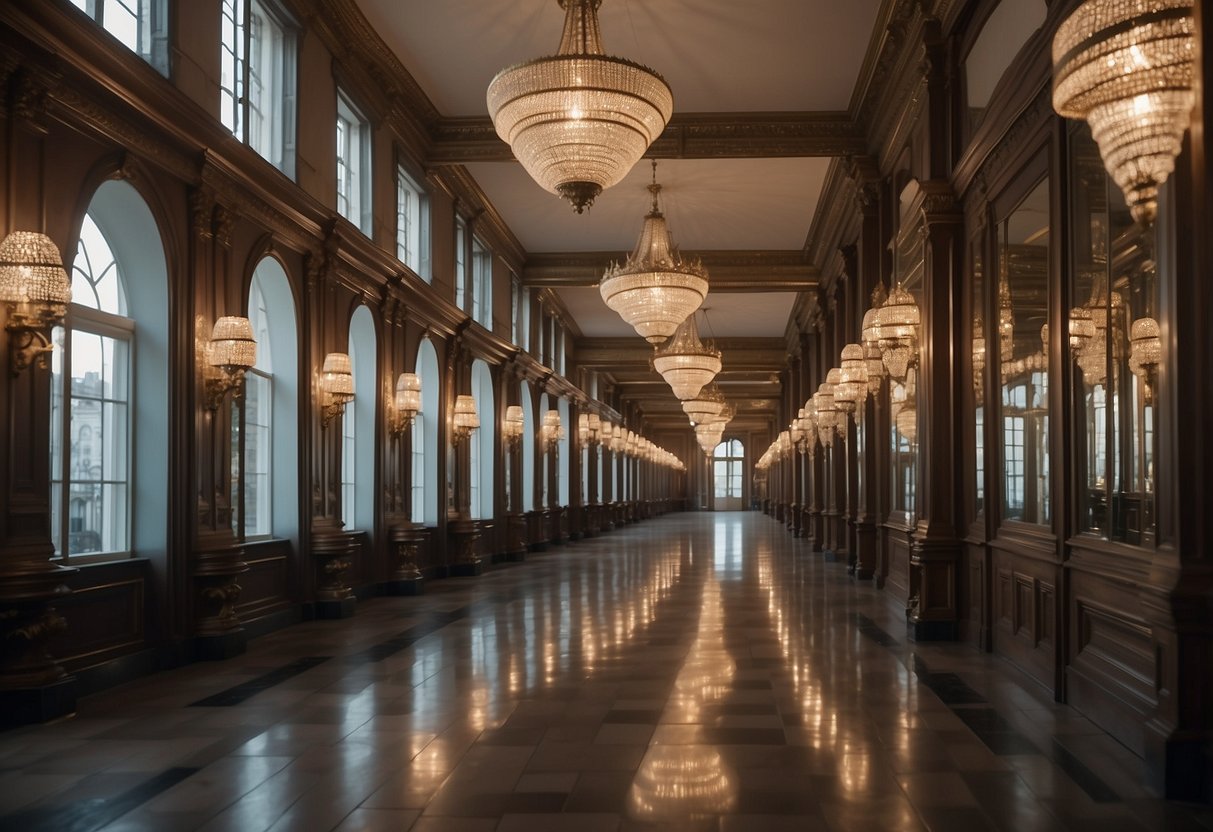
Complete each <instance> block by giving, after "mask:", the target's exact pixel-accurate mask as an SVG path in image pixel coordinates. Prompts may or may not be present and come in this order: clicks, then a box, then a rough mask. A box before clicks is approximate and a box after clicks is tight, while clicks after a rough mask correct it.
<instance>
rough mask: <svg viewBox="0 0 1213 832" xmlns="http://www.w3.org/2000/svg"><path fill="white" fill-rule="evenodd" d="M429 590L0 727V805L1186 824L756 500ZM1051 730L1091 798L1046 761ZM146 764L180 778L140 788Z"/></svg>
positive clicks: (665, 825)
mask: <svg viewBox="0 0 1213 832" xmlns="http://www.w3.org/2000/svg"><path fill="white" fill-rule="evenodd" d="M430 590H431V591H430V592H429V594H427V595H426V596H424V597H421V598H408V599H400V598H393V599H387V598H385V599H378V600H374V601H371V602H368V603H363V604H361V605H360V608H359V610H358V613H357V616H356V617H355V618H354V619H352V620H349V621H345V622H310V623H307V624H302V625H298V626H295V627H292V628H289V629H286V630H283V631H280V632H278V633H275V634H273V635H270V636H267V637H264V638H262V639H259V640H257V641H255V642H254V643H253V645H252V649H251V650H250V652H249V653H248V654H247V655H246V656H243V657H240V658H238V659H235V660H232V661H230V662H227V663H223V664H205V665H192V666H189V667H187V668H184V669H182V670H179V671H174V672H172V673H165V674H160V675H157V676H154V677H150V678H147V679H144V680H141V681H139V682H137V683H135V684H132V685H129V686H127V687H125V688H123V689H120V690H115V691H112V692H109V693H106V694H102V695H99V696H96V697H92V698H90V699H88V700H86V701H85V702H84V703H83V706H82V708H81V713H80V715H79V716H78V717H77V718H76V719H75V720H71V721H68V722H64V723H61V724H58V725H51V726H45V727H40V728H31V729H23V730H21V731H17V732H10V733H9V734H7V735H4V736H0V827H2V828H23V829H24V828H38V824H39V823H41V824H43V826H44V827H45V828H59V827H62V825H63V819H64V818H66V817H69V816H70V817H73V818H76V817H80V813H81V812H84V813H85V816H86V817H93V818H95V819H97V823H95V824H94V825H93V826H92V827H89V828H100V827H102V826H104V825H105V824H108V823H110V822H111V821H112V822H113V825H112V827H111V828H113V829H125V830H129V829H156V830H159V829H195V828H206V829H238V830H241V831H242V832H243V830H255V829H269V828H273V829H275V830H289V829H342V830H353V829H393V830H400V829H410V828H412V829H416V830H421V832H435V831H436V830H456V829H468V830H490V829H501V830H514V829H526V830H547V829H570V830H576V832H593V830H597V829H611V830H616V829H618V830H624V829H627V830H633V829H648V828H651V829H670V828H679V829H680V828H692V829H701V828H710V829H719V830H726V829H727V830H763V829H798V830H799V829H808V830H813V829H832V830H851V829H888V830H896V829H924V828H931V829H938V830H949V829H958V830H966V832H967V830H971V829H1006V828H1014V829H1016V830H1024V829H1065V828H1074V829H1084V828H1090V824H1093V823H1099V824H1102V825H1107V824H1112V825H1114V826H1115V827H1116V828H1117V829H1135V828H1140V829H1151V828H1166V827H1167V826H1168V825H1173V826H1174V827H1175V828H1180V824H1182V823H1187V822H1193V821H1194V820H1200V821H1202V822H1208V820H1209V818H1208V816H1207V815H1201V814H1199V813H1193V812H1191V811H1189V810H1187V809H1180V808H1176V807H1173V806H1170V805H1168V804H1165V803H1161V802H1159V801H1156V800H1152V799H1150V798H1149V796H1148V795H1147V794H1145V792H1144V791H1143V789H1142V786H1141V778H1140V776H1139V775H1140V765H1139V763H1138V762H1137V761H1136V758H1134V757H1132V755H1131V754H1128V752H1126V751H1124V749H1123V748H1120V747H1119V746H1118V745H1116V744H1115V743H1114V742H1112V741H1111V740H1109V739H1108V738H1107V737H1106V735H1104V734H1103V733H1102V732H1100V731H1099V730H1098V729H1097V728H1095V727H1094V726H1092V725H1090V724H1089V723H1087V722H1086V721H1085V720H1084V719H1082V717H1081V716H1080V715H1078V714H1076V713H1075V712H1073V711H1071V710H1069V709H1067V708H1064V707H1062V706H1057V705H1055V704H1054V703H1052V702H1050V701H1048V700H1047V699H1046V698H1044V697H1041V696H1040V694H1039V692H1037V691H1034V690H1030V689H1025V688H1024V687H1022V686H1021V685H1020V684H1019V682H1018V677H1016V676H1015V675H1014V674H1013V673H1012V672H1010V671H1009V670H1008V669H1007V667H1006V666H1005V665H1004V664H1002V662H1001V661H999V660H998V659H996V658H993V657H989V656H983V655H980V654H978V653H976V652H974V651H972V650H970V649H968V648H965V647H963V646H958V645H939V646H935V645H913V644H907V643H906V641H905V638H904V623H903V622H902V621H901V620H900V618H899V609H898V607H897V606H896V605H895V604H891V603H890V599H889V598H888V597H887V595H886V594H885V593H882V592H880V591H878V590H875V589H874V588H872V587H870V586H865V585H858V584H856V583H854V582H853V581H852V580H851V579H850V578H848V577H847V576H846V574H845V570H844V568H843V567H842V566H841V565H840V564H832V563H831V564H827V563H824V562H822V560H821V559H820V556H819V555H813V554H811V553H810V552H809V550H808V547H807V546H806V544H805V543H804V541H796V540H793V539H792V538H790V537H789V536H788V535H787V533H786V531H785V530H784V529H783V527H782V526H781V525H779V524H777V523H775V522H773V521H771V520H770V519H768V518H766V517H764V516H762V515H757V514H749V513H727V514H725V513H722V514H716V515H712V514H690V515H681V516H672V517H666V518H661V519H658V520H655V521H651V522H648V523H644V524H640V525H636V526H629V527H626V528H624V529H621V530H618V531H616V532H614V533H612V534H610V535H605V536H602V537H599V538H594V539H592V540H586V541H581V542H578V543H576V544H573V545H569V546H565V547H563V548H560V549H557V550H554V551H552V552H550V553H545V554H543V555H536V556H532V558H531V559H530V560H529V561H528V562H527V563H525V564H523V565H518V566H510V567H507V568H503V569H500V570H495V571H492V572H490V573H488V574H486V575H484V576H482V577H480V578H476V579H459V580H450V581H443V582H436V583H434V584H433V585H431V587H430ZM435 616H438V617H440V619H441V621H443V622H444V624H443V626H440V627H438V628H436V629H435V628H431V629H430V630H428V631H427V633H428V634H427V635H424V636H423V637H420V638H419V639H417V640H415V641H412V640H406V641H405V642H400V641H399V639H401V638H402V634H404V635H407V633H409V632H410V628H411V627H416V626H418V625H419V624H420V623H421V622H425V621H433V620H435V619H434V617H435ZM443 616H445V618H442V617H443ZM861 618H862V620H863V621H865V622H867V624H866V628H867V630H866V633H865V632H863V631H862V630H863V628H861V627H860V626H859V625H858V624H857V621H858V620H860V619H861ZM445 622H449V623H445ZM873 633H875V634H876V636H877V637H876V638H873V636H872V634H873ZM392 639H397V640H398V641H397V642H393V641H392ZM882 642H883V643H882ZM383 644H397V647H394V648H392V649H388V650H383V651H381V653H377V652H375V650H374V649H373V648H376V646H377V645H383ZM368 651H369V652H368ZM368 655H370V656H373V658H369V659H368V658H366V657H367V656H368ZM307 656H311V657H328V658H327V659H325V660H324V661H323V662H321V663H319V664H317V665H316V666H315V667H311V669H307V670H305V671H303V672H301V673H299V674H298V675H295V676H292V677H291V678H289V679H287V680H286V681H283V682H281V683H280V684H276V685H274V686H272V687H269V688H268V689H266V690H263V691H259V692H256V693H255V695H251V696H249V697H248V698H247V699H246V700H244V701H242V702H240V704H237V705H234V706H231V707H189V706H190V704H191V703H196V702H197V701H198V700H200V699H203V698H204V697H207V696H211V695H213V694H215V693H217V692H221V691H224V690H226V689H228V688H233V687H236V688H239V686H240V685H242V684H243V683H246V682H247V681H248V680H249V679H252V678H254V677H258V676H260V675H261V674H264V673H266V672H267V671H272V670H274V669H275V668H278V667H281V666H283V665H284V664H286V663H289V662H291V661H294V660H297V659H299V658H300V657H307ZM359 657H362V658H359ZM925 667H929V668H930V669H931V671H939V672H945V673H947V674H956V675H957V676H958V677H959V678H960V679H961V680H962V681H963V682H965V683H967V684H968V685H971V686H972V687H973V689H974V691H975V692H979V693H980V698H981V699H982V700H983V704H982V705H981V706H980V707H982V708H987V709H991V710H992V711H996V712H997V713H998V714H999V715H1001V717H1002V718H1003V719H1005V720H1006V722H1008V723H1010V724H1011V725H1013V726H1014V729H1015V730H1016V731H1018V732H1020V734H1021V735H1022V736H1021V739H1022V743H1021V746H1026V747H1027V748H1028V749H1029V750H1035V751H1036V753H1014V754H1010V753H1001V752H1000V751H999V750H998V749H997V748H994V747H992V746H991V745H990V744H989V743H988V742H986V741H985V739H984V738H983V737H981V736H979V735H978V734H975V733H974V731H973V730H970V728H969V727H968V725H966V723H965V722H964V721H962V720H961V719H960V718H959V716H958V713H959V712H958V710H957V707H959V706H957V707H953V706H951V705H949V704H948V703H945V702H944V701H941V699H940V698H939V696H938V695H937V694H936V693H935V692H934V691H933V690H932V689H931V688H929V687H927V686H925V685H924V684H923V681H922V680H923V676H922V674H923V673H924V672H926V671H924V670H923V668H925ZM1055 737H1057V738H1060V739H1062V740H1064V742H1065V743H1066V744H1067V749H1068V750H1069V751H1070V752H1071V753H1072V754H1074V755H1075V756H1076V758H1077V759H1080V760H1081V761H1082V764H1083V765H1086V766H1089V767H1090V769H1089V773H1090V774H1091V775H1092V776H1093V777H1095V778H1096V780H1098V781H1101V782H1103V783H1104V784H1105V785H1106V786H1107V787H1108V789H1109V790H1110V793H1111V794H1112V795H1113V796H1114V798H1115V799H1113V800H1108V799H1107V795H1106V794H1105V795H1104V796H1103V798H1101V799H1097V798H1098V796H1093V795H1092V794H1091V793H1090V791H1089V786H1084V785H1082V784H1080V783H1078V782H1077V781H1076V780H1075V779H1074V778H1073V777H1072V776H1070V775H1071V774H1073V773H1074V772H1073V770H1071V771H1070V772H1069V773H1067V772H1066V771H1063V770H1062V769H1061V768H1059V767H1058V765H1056V760H1055V759H1054V758H1052V757H1051V756H1050V755H1049V753H1048V749H1050V748H1051V747H1052V743H1053V740H1054V738H1055ZM1019 750H1020V751H1022V750H1023V748H1022V747H1021V748H1020V749H1019ZM193 769H197V771H196V772H194V771H193ZM165 770H173V771H180V772H181V775H180V776H179V777H178V778H177V779H176V780H173V779H171V778H170V780H166V781H165V783H166V785H165V786H163V787H161V790H160V791H159V792H157V791H156V789H155V786H154V784H155V783H156V782H159V781H157V780H155V777H156V776H157V775H158V774H160V773H161V772H163V771H165ZM178 781H179V782H178ZM170 783H171V784H170ZM149 784H152V785H149ZM141 789H142V790H143V791H147V792H149V794H148V795H147V796H146V797H144V796H143V791H140V790H141ZM123 796H125V797H123ZM85 800H89V801H94V802H93V803H82V801H85ZM123 800H126V802H125V803H124V802H123ZM128 804H130V805H128ZM106 807H109V811H111V814H113V816H112V817H111V816H108V815H106V814H105V811H107V810H106ZM89 812H92V813H93V814H92V815H88V813H89ZM22 813H23V814H22ZM56 813H58V814H56ZM71 813H74V814H71ZM114 813H117V814H114ZM1181 813H1182V814H1181Z"/></svg>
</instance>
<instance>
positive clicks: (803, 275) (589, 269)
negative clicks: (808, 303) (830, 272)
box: [522, 251, 820, 292]
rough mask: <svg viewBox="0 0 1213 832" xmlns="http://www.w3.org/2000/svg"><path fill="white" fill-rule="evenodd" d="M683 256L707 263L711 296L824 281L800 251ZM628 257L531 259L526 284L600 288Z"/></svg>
mask: <svg viewBox="0 0 1213 832" xmlns="http://www.w3.org/2000/svg"><path fill="white" fill-rule="evenodd" d="M683 254H684V256H686V257H688V258H690V259H694V258H699V259H701V260H702V261H703V265H704V266H706V267H707V270H708V273H709V275H710V277H709V279H708V283H709V287H710V289H711V291H713V292H812V291H815V290H816V289H817V283H818V278H819V276H820V275H819V272H818V271H817V269H816V268H815V267H814V266H813V265H812V264H810V263H809V262H808V260H807V258H806V257H805V255H804V252H801V251H699V252H689V251H688V252H683ZM626 258H627V253H626V252H621V251H586V252H568V253H554V252H547V253H540V254H530V255H528V256H527V259H526V263H525V264H524V265H523V267H522V284H523V285H524V286H530V287H544V288H554V289H560V288H576V287H590V286H597V285H598V281H599V280H600V279H601V278H602V274H603V272H604V271H605V270H606V268H607V267H608V266H609V265H610V264H611V263H618V262H621V261H623V260H624V259H626Z"/></svg>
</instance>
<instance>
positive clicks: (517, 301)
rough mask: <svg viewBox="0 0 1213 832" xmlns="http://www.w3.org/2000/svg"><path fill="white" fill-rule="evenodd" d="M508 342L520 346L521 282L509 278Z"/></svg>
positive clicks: (515, 278) (513, 276) (514, 278)
mask: <svg viewBox="0 0 1213 832" xmlns="http://www.w3.org/2000/svg"><path fill="white" fill-rule="evenodd" d="M510 340H511V341H512V342H514V343H515V344H517V345H518V346H520V347H521V346H522V281H521V280H519V279H518V275H511V276H510Z"/></svg>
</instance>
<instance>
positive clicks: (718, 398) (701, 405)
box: [682, 382, 725, 426]
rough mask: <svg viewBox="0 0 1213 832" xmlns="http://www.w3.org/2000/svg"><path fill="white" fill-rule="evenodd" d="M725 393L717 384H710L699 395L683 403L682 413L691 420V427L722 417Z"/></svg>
mask: <svg viewBox="0 0 1213 832" xmlns="http://www.w3.org/2000/svg"><path fill="white" fill-rule="evenodd" d="M724 405H725V401H724V393H721V392H720V388H719V387H717V386H716V383H715V382H712V383H711V384H708V385H707V386H705V387H704V388H703V390H700V391H699V395H698V396H696V397H694V398H692V399H687V400H685V401H684V402H683V403H682V412H683V413H685V414H686V415H687V418H688V419H690V420H691V425H692V426H694V425H698V424H702V423H703V422H708V421H711V420H712V419H714V418H715V417H717V416H719V415H720V411H722V410H724Z"/></svg>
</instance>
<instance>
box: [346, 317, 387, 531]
mask: <svg viewBox="0 0 1213 832" xmlns="http://www.w3.org/2000/svg"><path fill="white" fill-rule="evenodd" d="M349 353H350V363H351V364H352V365H353V370H354V400H353V401H352V402H350V403H349V404H347V405H346V406H345V415H344V416H343V417H342V419H341V428H342V444H341V510H342V519H344V520H345V525H346V528H350V529H355V528H361V529H365V530H368V531H369V530H371V529H372V528H374V525H375V500H374V493H375V492H374V488H375V406H376V401H377V397H376V393H377V390H376V385H375V379H376V377H377V373H378V370H377V366H376V365H377V359H378V356H377V355H376V348H375V320H374V318H373V317H372V315H371V310H370V309H368V308H367V307H365V306H359V307H358V308H357V309H355V310H354V314H353V315H351V316H350V337H349Z"/></svg>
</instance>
